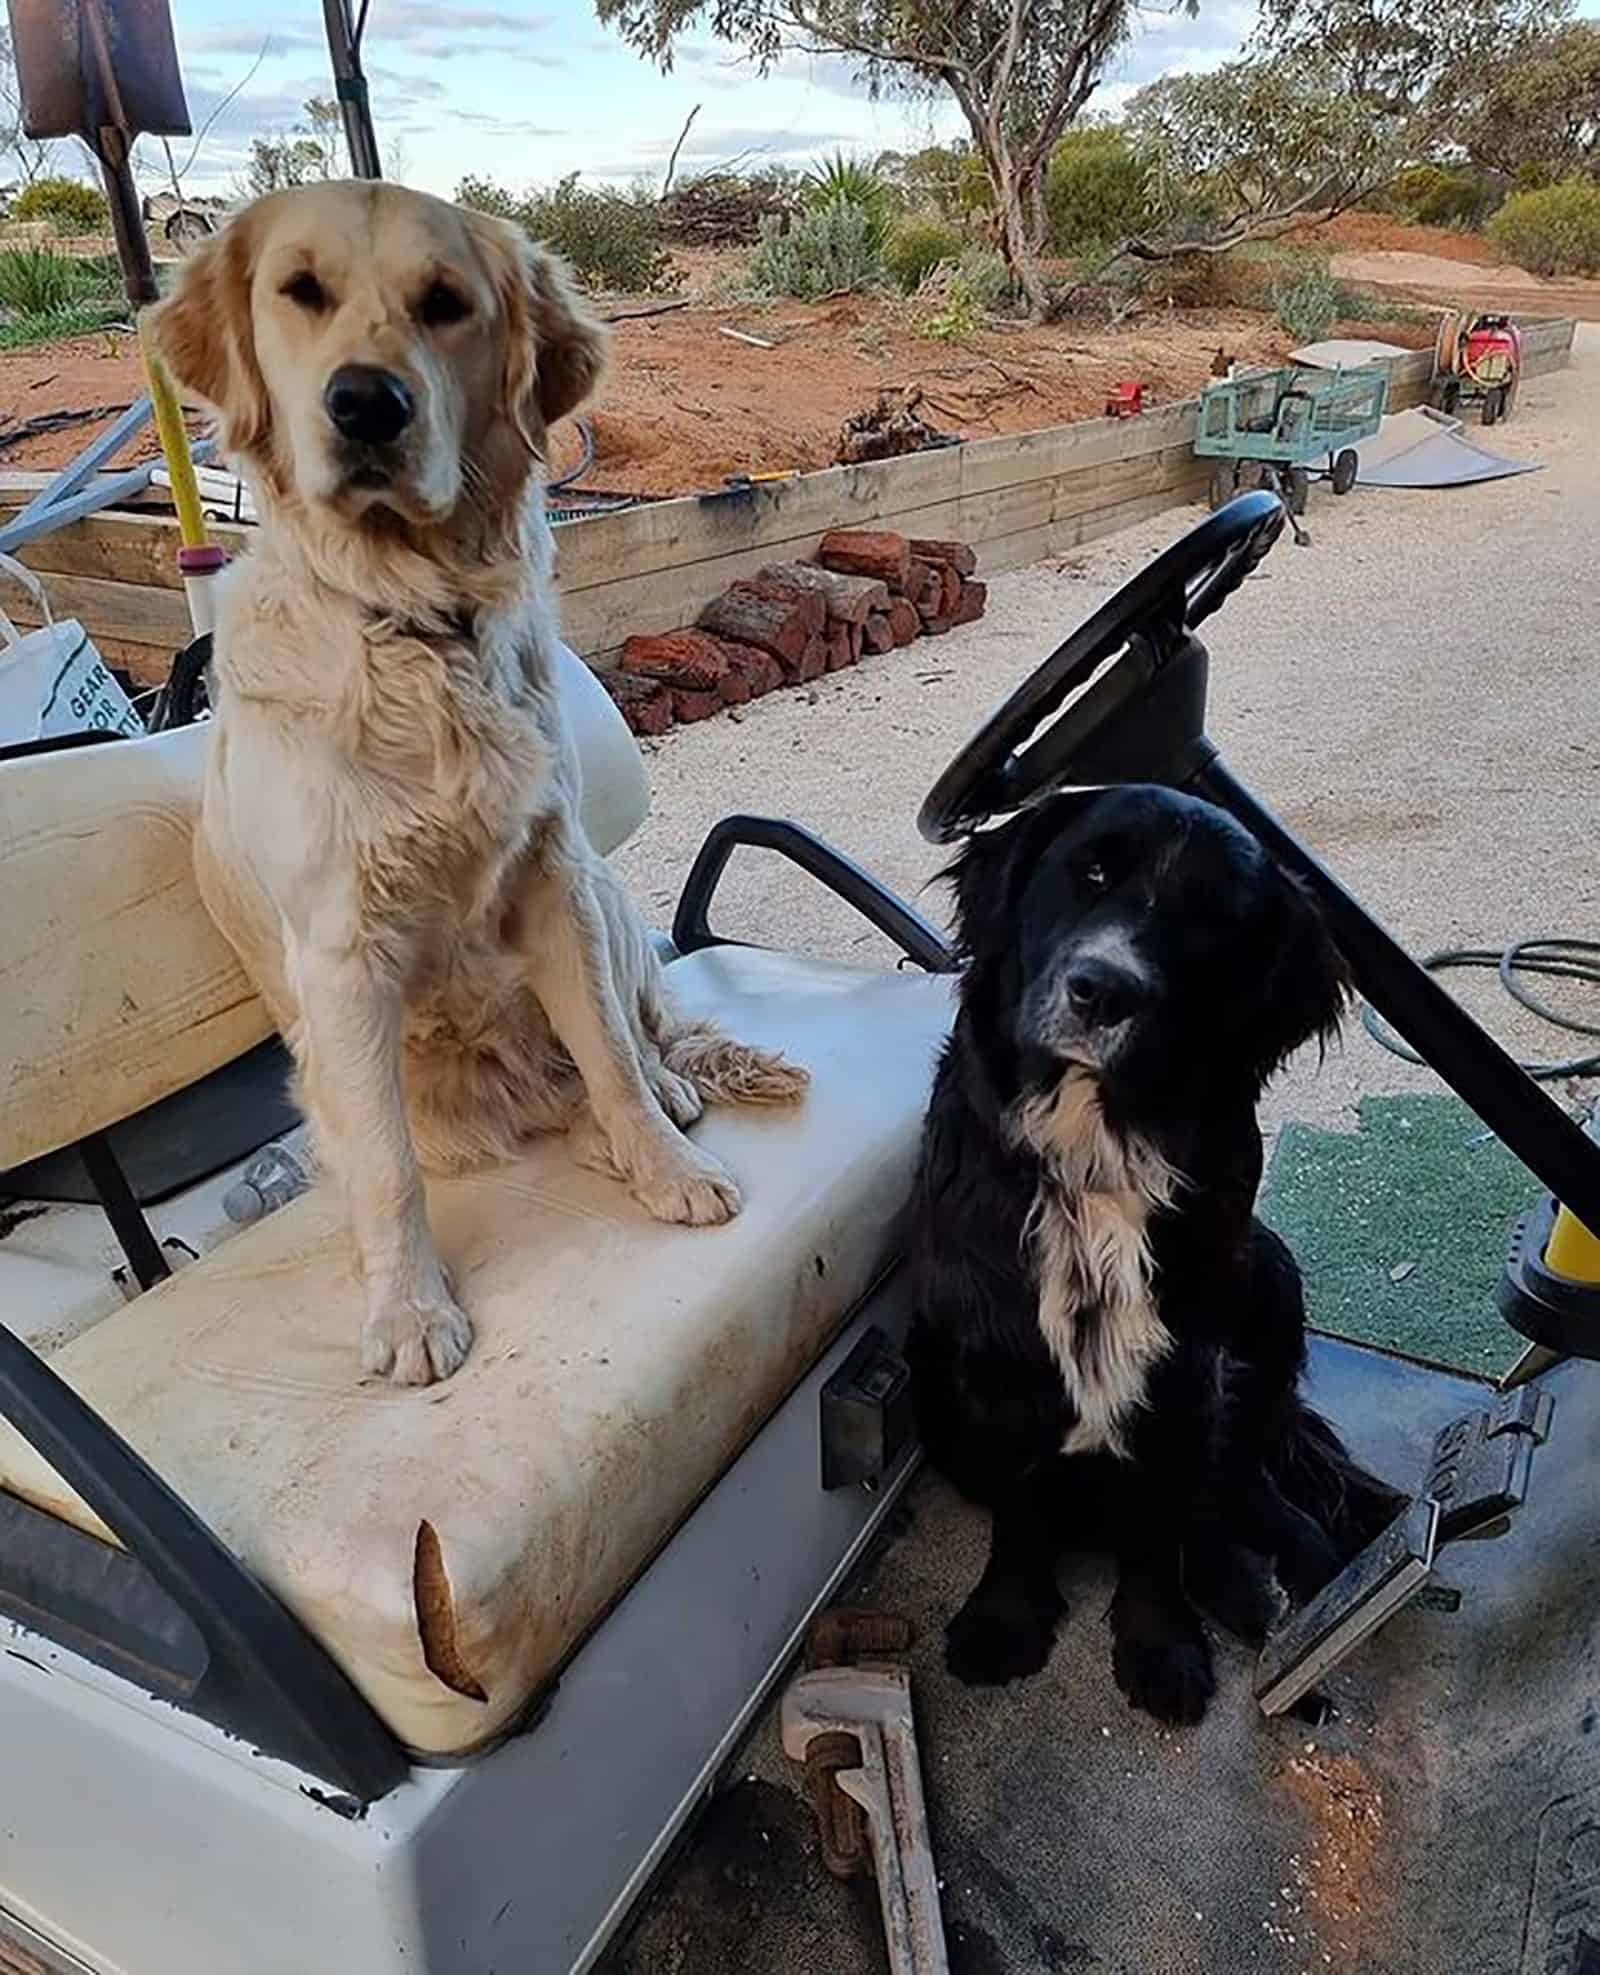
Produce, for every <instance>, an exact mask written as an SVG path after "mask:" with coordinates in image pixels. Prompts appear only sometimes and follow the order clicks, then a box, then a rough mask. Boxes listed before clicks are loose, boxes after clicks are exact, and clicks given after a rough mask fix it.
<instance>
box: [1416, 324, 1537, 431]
mask: <svg viewBox="0 0 1600 1975" xmlns="http://www.w3.org/2000/svg"><path fill="white" fill-rule="evenodd" d="M1521 378H1522V333H1521V331H1520V330H1519V329H1518V328H1517V325H1516V324H1515V323H1514V322H1513V321H1512V319H1511V318H1510V316H1508V315H1463V314H1461V313H1460V312H1459V311H1455V310H1452V311H1451V312H1450V313H1449V314H1448V315H1445V316H1443V317H1441V318H1440V322H1439V334H1438V338H1437V340H1436V341H1435V343H1434V353H1433V389H1432V394H1431V395H1432V402H1433V403H1434V404H1435V405H1436V406H1437V407H1438V409H1439V410H1440V411H1445V412H1454V411H1456V410H1458V409H1459V408H1460V407H1461V406H1462V405H1464V404H1471V403H1476V404H1477V405H1478V406H1479V408H1480V410H1479V416H1480V417H1481V418H1482V420H1483V423H1484V424H1485V425H1493V424H1494V423H1495V421H1496V420H1497V419H1501V418H1508V417H1509V416H1510V414H1511V410H1512V407H1513V406H1514V405H1515V403H1516V401H1517V386H1518V384H1519V383H1520V382H1521Z"/></svg>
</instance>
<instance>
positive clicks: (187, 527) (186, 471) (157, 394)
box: [139, 321, 206, 549]
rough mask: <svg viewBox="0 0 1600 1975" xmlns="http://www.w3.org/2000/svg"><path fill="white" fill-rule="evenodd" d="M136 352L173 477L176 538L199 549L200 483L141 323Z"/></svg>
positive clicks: (202, 534)
mask: <svg viewBox="0 0 1600 1975" xmlns="http://www.w3.org/2000/svg"><path fill="white" fill-rule="evenodd" d="M139 348H140V350H141V352H142V353H143V356H144V374H145V384H146V387H147V388H148V390H149V392H150V407H151V410H152V411H153V413H154V414H155V423H156V437H157V438H158V439H159V440H160V441H161V456H162V458H163V459H164V460H165V461H166V463H167V472H168V473H169V474H170V475H171V476H172V505H173V506H174V507H175V508H176V509H177V510H178V534H179V537H180V538H181V540H182V542H183V546H184V547H185V548H186V549H198V548H201V547H203V546H204V544H205V539H206V518H205V516H204V514H202V512H201V510H200V483H199V481H198V480H197V479H196V478H195V471H194V461H193V459H192V458H191V457H190V454H189V435H188V433H187V432H186V431H185V430H184V429H183V412H182V410H181V409H180V408H179V405H178V394H177V392H176V391H174V390H173V388H172V380H171V378H170V377H168V375H167V373H166V370H165V368H164V367H163V365H162V362H161V359H160V357H158V356H157V355H156V350H155V345H154V344H153V343H152V342H151V340H150V337H149V334H148V332H147V330H146V328H145V325H144V323H143V322H142V321H141V322H140V325H139Z"/></svg>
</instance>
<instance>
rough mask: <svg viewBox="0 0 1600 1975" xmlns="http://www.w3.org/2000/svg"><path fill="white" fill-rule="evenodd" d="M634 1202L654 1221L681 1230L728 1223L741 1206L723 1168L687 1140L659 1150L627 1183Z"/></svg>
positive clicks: (727, 1172) (725, 1169)
mask: <svg viewBox="0 0 1600 1975" xmlns="http://www.w3.org/2000/svg"><path fill="white" fill-rule="evenodd" d="M629 1185H630V1190H631V1192H632V1194H633V1197H634V1199H635V1200H637V1201H638V1202H639V1204H640V1206H641V1207H643V1208H644V1210H645V1212H646V1213H647V1214H650V1215H651V1216H653V1218H654V1219H656V1220H658V1221H671V1222H674V1223H676V1224H677V1225H679V1226H682V1227H697V1228H698V1227H716V1226H718V1225H720V1223H722V1222H723V1221H731V1220H732V1219H733V1217H734V1215H735V1214H737V1213H738V1211H739V1209H740V1207H741V1206H742V1205H743V1202H742V1201H741V1200H740V1198H739V1187H738V1183H737V1181H736V1180H735V1179H734V1177H733V1175H732V1173H730V1172H729V1171H728V1169H727V1167H726V1166H724V1165H723V1164H722V1163H721V1161H720V1160H717V1159H713V1158H712V1157H711V1155H710V1153H709V1152H702V1151H701V1150H700V1149H699V1147H698V1146H693V1145H690V1144H689V1143H688V1141H687V1140H685V1141H683V1143H682V1147H681V1150H680V1149H679V1148H678V1147H676V1146H675V1147H672V1148H671V1149H670V1150H669V1149H663V1150H662V1151H660V1152H659V1153H657V1154H656V1155H655V1156H654V1157H653V1158H652V1159H651V1161H650V1163H649V1164H648V1165H647V1166H646V1167H644V1168H643V1169H642V1170H637V1169H636V1170H635V1172H634V1174H633V1176H632V1179H631V1180H630V1182H629Z"/></svg>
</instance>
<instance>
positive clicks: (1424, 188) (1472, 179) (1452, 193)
mask: <svg viewBox="0 0 1600 1975" xmlns="http://www.w3.org/2000/svg"><path fill="white" fill-rule="evenodd" d="M1499 197H1500V188H1499V186H1498V185H1497V184H1496V183H1495V181H1494V180H1493V179H1491V178H1489V177H1488V176H1487V175H1486V174H1485V173H1483V172H1481V171H1474V170H1473V168H1472V166H1471V165H1412V166H1410V167H1409V168H1408V169H1407V170H1405V171H1403V172H1401V173H1400V175H1399V177H1398V178H1396V180H1395V181H1394V184H1393V185H1392V186H1391V187H1390V189H1389V201H1390V204H1391V205H1392V206H1393V208H1394V210H1395V211H1396V212H1397V213H1399V214H1400V216H1401V218H1402V219H1408V220H1410V221H1411V222H1412V223H1413V224H1414V225H1416V226H1463V227H1478V226H1482V224H1483V222H1484V221H1485V220H1486V219H1487V218H1488V217H1489V215H1490V213H1491V212H1493V211H1494V208H1495V204H1496V202H1497V201H1498V199H1499Z"/></svg>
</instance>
